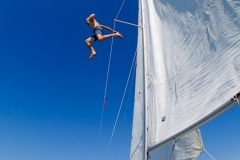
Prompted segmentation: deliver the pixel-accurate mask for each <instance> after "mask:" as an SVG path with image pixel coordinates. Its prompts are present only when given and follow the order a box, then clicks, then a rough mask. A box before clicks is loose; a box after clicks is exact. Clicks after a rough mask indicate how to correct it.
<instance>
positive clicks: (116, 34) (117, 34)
mask: <svg viewBox="0 0 240 160" xmlns="http://www.w3.org/2000/svg"><path fill="white" fill-rule="evenodd" d="M114 34H115V36H117V37H118V38H121V39H123V36H122V35H121V34H120V33H118V32H116V33H114Z"/></svg>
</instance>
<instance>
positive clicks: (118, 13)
mask: <svg viewBox="0 0 240 160" xmlns="http://www.w3.org/2000/svg"><path fill="white" fill-rule="evenodd" d="M124 3H125V0H124V1H123V2H122V5H121V7H120V9H119V11H118V13H117V16H116V18H115V19H117V18H118V15H119V14H120V12H121V10H122V7H123V5H124Z"/></svg>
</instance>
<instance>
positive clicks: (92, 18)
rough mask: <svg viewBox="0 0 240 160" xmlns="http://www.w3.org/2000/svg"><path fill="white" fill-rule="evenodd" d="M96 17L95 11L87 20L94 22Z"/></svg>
mask: <svg viewBox="0 0 240 160" xmlns="http://www.w3.org/2000/svg"><path fill="white" fill-rule="evenodd" d="M94 18H95V14H94V13H93V14H91V15H90V16H89V17H88V18H87V19H86V21H87V22H88V21H90V22H92V21H93V20H94Z"/></svg>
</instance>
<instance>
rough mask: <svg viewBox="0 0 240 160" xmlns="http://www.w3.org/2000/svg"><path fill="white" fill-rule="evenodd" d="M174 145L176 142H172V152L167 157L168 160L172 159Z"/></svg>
mask: <svg viewBox="0 0 240 160" xmlns="http://www.w3.org/2000/svg"><path fill="white" fill-rule="evenodd" d="M175 144H176V141H174V145H173V146H172V151H171V154H170V155H169V157H168V160H170V159H171V157H172V153H173V151H174V148H175Z"/></svg>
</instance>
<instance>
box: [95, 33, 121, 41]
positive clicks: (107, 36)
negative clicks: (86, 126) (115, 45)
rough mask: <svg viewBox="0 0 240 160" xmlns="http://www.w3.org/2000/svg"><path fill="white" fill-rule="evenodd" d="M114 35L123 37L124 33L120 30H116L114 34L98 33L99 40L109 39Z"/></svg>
mask: <svg viewBox="0 0 240 160" xmlns="http://www.w3.org/2000/svg"><path fill="white" fill-rule="evenodd" d="M113 36H117V37H119V38H121V39H122V35H121V34H120V33H118V32H116V33H114V34H107V35H103V36H102V35H101V34H97V38H98V40H99V41H103V40H105V39H108V38H110V37H113Z"/></svg>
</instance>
